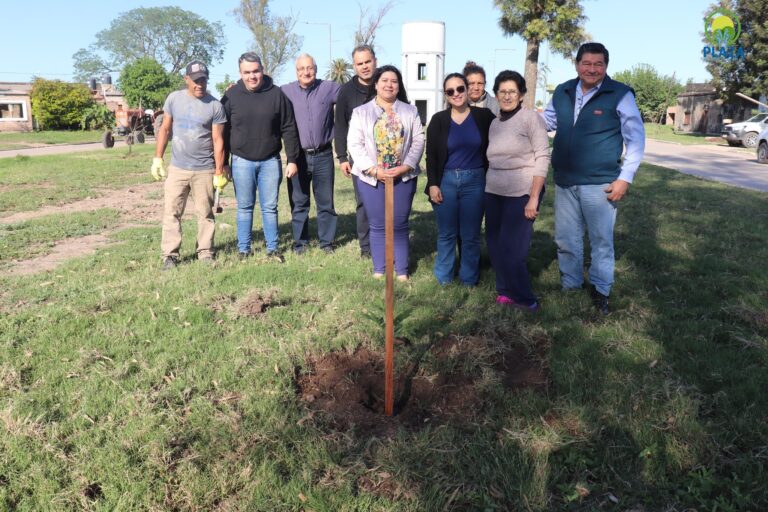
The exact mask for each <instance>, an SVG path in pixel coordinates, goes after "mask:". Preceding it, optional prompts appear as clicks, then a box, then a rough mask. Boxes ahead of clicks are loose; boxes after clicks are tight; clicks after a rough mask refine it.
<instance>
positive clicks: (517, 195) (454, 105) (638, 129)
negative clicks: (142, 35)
mask: <svg viewBox="0 0 768 512" xmlns="http://www.w3.org/2000/svg"><path fill="white" fill-rule="evenodd" d="M352 59H353V67H354V70H355V76H354V77H353V78H352V79H351V80H350V81H349V82H347V83H345V84H344V85H339V84H336V83H334V82H331V81H326V80H320V79H318V78H317V77H316V73H317V65H316V63H315V61H314V59H313V58H312V57H311V56H310V55H306V54H305V55H302V56H300V57H299V58H298V59H297V61H296V76H297V80H296V81H295V82H292V83H289V84H286V85H284V86H282V87H280V88H278V87H276V86H275V85H274V84H273V82H272V79H271V78H270V77H269V76H266V75H264V72H263V69H262V65H261V60H260V59H259V57H258V55H256V54H254V53H250V52H248V53H245V54H243V55H242V56H241V57H240V59H239V70H240V80H239V81H238V82H237V83H236V84H235V85H234V86H233V87H231V88H230V89H229V90H227V92H226V93H225V94H224V97H223V98H222V100H221V102H218V101H217V100H215V99H214V98H213V97H212V96H211V95H210V94H208V93H207V92H206V85H207V78H208V71H207V68H205V65H204V64H203V63H201V62H198V61H196V62H193V63H190V65H189V66H187V70H186V76H185V80H186V84H187V88H186V89H185V90H182V91H176V92H174V93H172V94H171V95H169V97H168V99H167V100H166V104H165V107H164V110H165V113H166V116H165V118H164V122H163V126H162V127H161V129H160V130H159V133H158V136H157V148H156V155H155V158H154V160H153V165H152V174H153V176H154V177H155V178H156V179H159V178H160V177H163V176H165V173H166V171H165V168H164V165H163V154H164V152H165V148H166V144H167V142H168V139H169V133H170V131H171V129H173V134H174V136H173V146H172V160H171V166H170V168H169V171H168V179H167V180H166V183H165V192H166V194H165V210H164V217H163V241H162V250H163V256H164V263H163V265H164V268H173V267H175V266H176V264H177V263H178V257H179V247H180V243H181V223H180V219H181V215H182V213H183V210H184V206H185V203H186V199H187V197H188V195H189V194H190V193H191V194H192V195H193V198H194V200H195V204H196V208H197V215H198V238H197V249H196V252H197V256H198V258H199V259H200V260H203V261H211V260H212V258H213V249H212V247H213V213H212V208H211V207H212V204H213V191H214V188H218V189H219V190H221V189H222V188H223V187H224V186H225V185H226V184H227V182H228V180H229V179H232V180H233V181H234V186H235V194H236V198H237V204H238V206H237V238H238V251H239V254H240V256H241V258H247V257H248V256H249V255H250V254H251V250H252V249H251V244H252V228H253V211H254V207H255V203H256V193H257V192H258V198H259V204H260V208H261V214H262V224H263V229H264V238H265V243H266V248H267V255H268V256H269V257H271V258H273V259H275V260H277V261H280V262H282V261H284V258H283V256H282V254H281V252H280V250H279V247H278V240H277V225H278V224H277V197H278V192H279V187H280V183H281V180H282V177H283V174H284V175H285V178H286V179H288V180H289V182H288V191H289V199H290V203H291V212H292V222H291V224H292V232H293V251H294V252H295V253H296V254H303V253H305V252H306V250H307V247H308V243H309V233H308V217H309V215H308V214H309V207H310V186H311V192H312V195H314V197H315V202H316V205H317V226H318V239H319V245H320V248H321V249H322V250H323V251H325V252H327V253H331V252H333V251H334V239H335V235H336V218H337V215H336V211H335V208H334V202H333V189H334V162H333V153H332V147H333V145H332V142H335V147H336V154H337V158H338V160H339V167H340V169H341V171H342V173H343V174H344V175H345V176H347V177H351V178H352V180H353V184H354V191H355V198H356V220H357V235H358V241H359V244H360V253H361V256H363V257H368V256H370V257H371V258H372V262H373V275H374V277H376V278H381V277H383V276H384V272H385V258H384V252H385V250H384V244H385V242H384V186H383V183H384V181H386V180H387V179H392V180H393V184H394V195H395V200H394V253H395V262H394V263H395V273H396V275H397V278H398V279H399V280H408V278H409V269H408V259H409V227H408V219H409V216H410V212H411V206H412V204H413V199H414V196H415V194H416V182H417V176H418V175H419V174H420V172H421V170H420V161H421V158H422V155H423V154H424V151H425V150H426V174H427V184H426V187H425V190H424V192H425V193H426V194H427V195H428V197H429V201H430V203H431V204H432V207H433V210H434V213H435V219H436V224H437V231H438V237H437V238H438V240H437V254H436V256H435V264H434V275H435V277H436V279H437V280H438V282H439V283H440V284H448V283H450V282H451V281H453V279H454V276H455V275H456V274H458V279H459V281H460V282H461V284H463V285H467V286H475V285H476V284H477V283H478V280H479V276H480V271H479V267H480V252H481V245H482V244H481V232H482V229H481V227H482V222H483V218H485V231H486V241H487V247H488V253H489V256H490V260H491V264H492V266H493V269H494V271H495V274H496V290H497V298H496V302H497V303H498V304H502V305H506V306H511V307H516V308H519V309H522V310H525V311H530V312H534V311H537V310H538V309H539V308H540V304H539V301H538V299H537V297H536V295H535V294H534V292H533V290H532V288H531V282H530V277H529V273H528V269H527V258H528V249H529V246H530V243H531V237H532V234H533V223H534V221H535V220H536V218H537V217H538V215H539V207H540V204H541V200H542V198H543V196H544V191H545V187H544V185H545V181H546V177H547V172H548V169H549V166H550V149H549V139H548V135H547V131H548V130H549V131H552V130H556V134H555V139H554V147H553V151H552V158H551V164H552V166H553V169H554V179H555V241H556V243H557V245H558V263H559V266H560V272H561V276H562V286H563V289H566V290H569V289H574V288H581V287H583V283H584V270H583V236H584V232H585V231H586V232H587V233H588V236H589V240H590V246H591V250H592V252H591V263H590V268H589V271H588V275H589V281H590V283H591V288H590V292H591V295H592V299H593V301H594V304H595V306H596V307H597V309H598V310H599V311H600V312H601V313H603V314H607V313H608V312H609V311H610V309H609V306H608V296H609V294H610V289H611V286H612V284H613V273H614V253H613V228H614V223H615V219H616V205H617V202H618V201H619V200H620V199H621V198H622V197H623V196H624V194H625V193H626V191H627V189H628V187H629V184H630V183H631V182H632V178H633V176H634V173H635V171H636V170H637V167H638V166H639V163H640V160H641V159H642V153H643V148H644V140H645V135H644V131H643V125H642V120H641V118H640V113H639V111H638V109H637V105H636V103H635V100H634V94H633V91H632V90H631V89H630V88H629V87H627V86H626V85H624V84H621V83H619V82H615V81H613V80H611V79H610V78H609V77H608V76H607V74H606V67H607V65H608V51H607V50H606V49H605V47H604V46H603V45H601V44H599V43H586V44H584V45H582V46H581V47H580V48H579V51H578V53H577V56H576V72H577V74H578V77H577V78H576V79H574V80H570V81H568V82H565V83H563V84H561V85H560V86H558V87H557V89H556V90H555V93H554V95H553V98H552V101H551V102H550V103H549V105H548V106H547V108H546V109H545V111H544V112H543V113H542V114H539V113H537V112H535V111H533V110H529V109H526V108H523V106H522V102H523V98H524V96H525V94H526V92H527V91H526V84H525V79H524V78H523V77H522V76H521V75H520V74H519V73H517V72H515V71H508V70H505V71H502V72H501V73H499V75H498V76H496V78H495V80H494V83H493V93H494V96H491V95H490V94H488V93H487V92H486V90H485V84H486V75H485V71H484V70H483V69H482V67H480V66H478V65H476V64H475V63H474V62H468V63H467V66H466V67H465V69H464V70H463V73H451V74H449V75H448V76H447V77H446V78H445V80H444V82H443V92H444V94H445V101H446V105H447V108H446V109H445V110H443V111H440V112H438V113H436V114H435V115H434V116H433V117H432V119H431V120H430V122H429V124H428V129H427V134H426V138H425V134H424V129H423V126H422V122H421V119H420V117H419V114H418V112H417V109H416V108H415V107H414V106H412V105H410V104H409V103H408V97H407V93H406V91H405V87H404V84H403V80H402V76H401V74H400V71H399V70H398V69H397V68H396V67H394V66H389V65H386V66H381V67H379V66H378V65H377V62H376V55H375V53H374V51H373V49H372V48H370V47H369V46H360V47H358V48H355V50H354V51H353V53H352ZM283 144H284V145H285V155H286V161H287V163H286V168H285V172H284V173H283V171H282V162H281V159H280V151H281V150H282V149H283ZM625 145H626V155H625V156H624V159H623V160H622V152H623V149H624V146H625ZM230 159H231V167H230V165H227V162H229V161H230ZM211 176H213V179H211ZM457 247H458V260H459V261H458V265H457V261H456V260H457Z"/></svg>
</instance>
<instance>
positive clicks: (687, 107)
mask: <svg viewBox="0 0 768 512" xmlns="http://www.w3.org/2000/svg"><path fill="white" fill-rule="evenodd" d="M752 108H753V106H752V105H751V104H750V103H749V102H747V101H742V100H739V101H735V102H732V103H730V102H729V103H724V102H723V100H721V99H720V95H719V94H718V92H717V90H716V89H715V87H714V85H712V84H711V83H704V84H688V85H686V86H685V90H684V91H683V92H681V93H680V94H678V95H677V105H675V106H674V107H669V108H668V109H667V118H666V124H668V125H671V126H673V127H674V129H675V131H678V132H684V133H703V134H717V135H719V134H720V132H721V131H722V129H723V125H724V124H727V123H731V122H738V121H743V120H745V119H747V118H749V117H750V116H751V113H752Z"/></svg>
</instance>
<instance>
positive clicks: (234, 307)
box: [210, 290, 284, 318]
mask: <svg viewBox="0 0 768 512" xmlns="http://www.w3.org/2000/svg"><path fill="white" fill-rule="evenodd" d="M282 305H284V304H283V303H282V302H280V301H279V300H278V299H277V295H276V292H275V291H274V290H268V291H261V290H251V291H249V292H248V293H247V294H246V295H244V296H242V297H236V296H234V295H225V296H220V297H217V298H216V299H214V301H213V302H212V303H211V305H210V308H211V309H212V310H213V311H216V312H225V311H229V312H230V314H231V316H234V317H249V318H259V317H261V316H263V315H264V314H265V313H266V312H267V310H268V309H269V308H272V307H276V306H282Z"/></svg>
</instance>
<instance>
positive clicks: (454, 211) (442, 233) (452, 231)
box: [432, 167, 485, 286]
mask: <svg viewBox="0 0 768 512" xmlns="http://www.w3.org/2000/svg"><path fill="white" fill-rule="evenodd" d="M484 191H485V171H484V170H483V168H482V167H480V168H477V169H445V171H444V172H443V178H442V180H441V182H440V192H441V193H442V195H443V202H442V203H441V204H434V203H433V204H432V208H433V209H434V211H435V219H436V220H437V255H436V256H435V267H434V270H433V272H434V274H435V277H436V278H437V280H438V282H439V283H440V284H448V283H450V282H451V281H453V269H454V265H455V264H456V237H457V236H460V237H461V261H460V262H459V280H460V281H461V282H462V284H465V285H469V286H474V285H476V284H477V281H478V280H479V279H480V226H481V225H482V223H483V194H484Z"/></svg>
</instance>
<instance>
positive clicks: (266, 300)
mask: <svg viewBox="0 0 768 512" xmlns="http://www.w3.org/2000/svg"><path fill="white" fill-rule="evenodd" d="M272 301H273V297H272V294H271V293H265V294H262V293H261V292H260V291H258V290H253V291H251V292H250V293H248V295H246V296H245V298H244V299H243V300H242V301H240V302H239V303H238V304H237V314H238V316H249V317H259V316H261V315H263V314H264V313H266V312H267V308H269V307H270V306H272Z"/></svg>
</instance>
